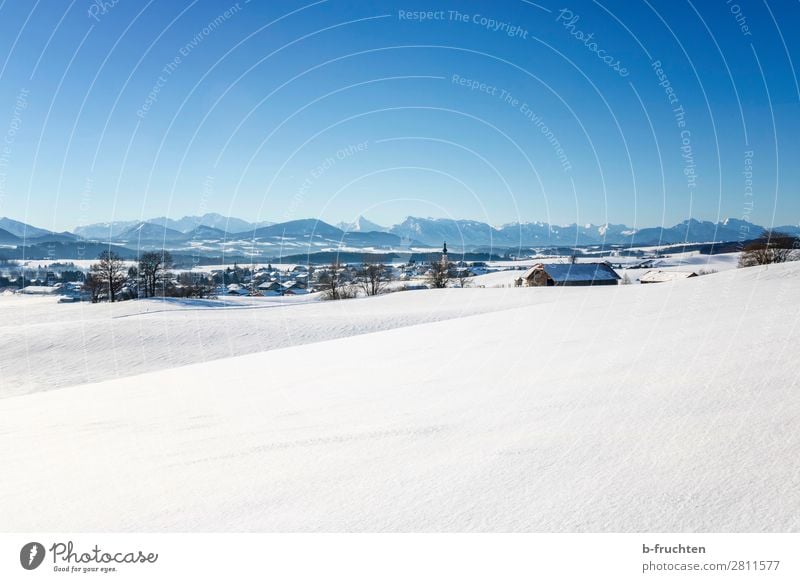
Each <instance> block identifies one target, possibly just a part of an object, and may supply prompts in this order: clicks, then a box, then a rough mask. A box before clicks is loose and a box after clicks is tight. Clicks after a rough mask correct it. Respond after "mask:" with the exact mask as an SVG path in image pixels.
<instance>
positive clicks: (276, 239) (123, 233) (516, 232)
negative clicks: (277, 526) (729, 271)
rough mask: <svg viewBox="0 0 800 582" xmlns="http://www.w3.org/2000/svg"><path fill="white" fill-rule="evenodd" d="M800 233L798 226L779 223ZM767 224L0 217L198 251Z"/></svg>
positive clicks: (537, 241) (3, 223) (15, 240)
mask: <svg viewBox="0 0 800 582" xmlns="http://www.w3.org/2000/svg"><path fill="white" fill-rule="evenodd" d="M777 228H778V230H782V231H785V232H788V233H791V234H795V235H800V227H798V226H782V227H777ZM762 230H763V227H762V226H758V225H755V224H752V223H749V222H746V221H743V220H739V219H734V218H729V219H726V220H724V221H721V222H718V223H714V222H710V221H699V220H696V219H688V220H685V221H683V222H680V223H678V224H676V225H674V226H671V227H649V228H641V229H635V228H631V227H628V226H626V225H624V224H604V225H596V224H584V225H577V224H571V225H566V226H558V225H552V224H547V223H545V222H525V223H511V224H505V225H502V226H499V227H494V226H491V225H489V224H487V223H484V222H479V221H475V220H452V219H442V218H419V217H412V216H409V217H407V218H406V219H405V220H404V221H403V222H401V223H400V224H395V225H393V226H390V227H384V226H381V225H378V224H376V223H374V222H371V221H369V220H368V219H366V218H364V217H359V218H358V219H357V220H356V221H354V222H352V223H339V225H338V226H333V225H331V224H328V223H326V222H323V221H321V220H317V219H313V218H307V219H300V220H291V221H287V222H281V223H276V224H273V223H270V222H249V221H246V220H243V219H240V218H234V217H226V216H222V215H220V214H215V213H209V214H205V215H203V216H185V217H183V218H181V219H177V220H176V219H170V218H166V217H158V218H153V219H150V220H146V221H117V222H111V223H97V224H90V225H85V226H80V227H77V228H75V229H74V230H73V232H71V233H70V232H61V233H57V232H51V231H49V230H46V229H43V228H38V227H35V226H32V225H28V224H25V223H22V222H19V221H17V220H12V219H10V218H2V219H0V245H3V246H6V247H20V246H24V247H32V246H36V245H45V244H49V245H54V244H61V245H67V246H68V245H70V244H77V243H81V244H84V245H85V244H88V243H92V244H114V245H119V246H121V247H125V248H128V249H141V248H167V249H170V250H187V251H188V250H193V251H199V252H219V251H224V252H226V253H231V252H241V253H245V254H247V253H250V254H252V253H254V252H256V249H258V250H259V251H258V252H259V253H260V251H263V252H270V249H280V251H281V253H282V254H285V253H284V251H287V252H292V251H294V252H304V251H309V252H313V251H319V250H336V249H341V248H350V249H364V250H379V251H385V250H403V249H410V248H413V247H439V246H441V244H442V241H447V243H448V245H449V246H450V247H451V248H453V249H465V250H469V249H475V248H488V247H490V248H493V249H503V248H508V249H513V248H520V247H522V248H527V247H534V248H536V247H547V246H587V245H604V246H609V245H636V246H642V245H665V244H676V243H707V242H729V241H739V240H747V239H752V238H755V237H757V236H758V235H759V234H760V232H761V231H762Z"/></svg>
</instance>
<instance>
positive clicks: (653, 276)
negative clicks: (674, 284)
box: [639, 271, 697, 283]
mask: <svg viewBox="0 0 800 582" xmlns="http://www.w3.org/2000/svg"><path fill="white" fill-rule="evenodd" d="M689 277H697V273H695V272H693V271H647V272H646V273H645V274H644V275H642V276H641V277H639V283H666V282H667V281H678V280H679V279H688V278H689Z"/></svg>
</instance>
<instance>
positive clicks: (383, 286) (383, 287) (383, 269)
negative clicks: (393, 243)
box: [319, 260, 470, 299]
mask: <svg viewBox="0 0 800 582" xmlns="http://www.w3.org/2000/svg"><path fill="white" fill-rule="evenodd" d="M469 276H470V273H469V271H468V270H467V269H465V268H462V269H457V268H455V266H454V265H453V263H451V262H449V261H447V262H445V261H432V262H431V266H430V269H429V270H428V273H427V275H426V277H425V282H426V283H427V284H428V286H430V287H432V288H434V289H443V288H445V287H447V286H448V285H449V284H450V281H451V280H456V281H457V282H458V286H459V287H466V286H467V283H468V279H469ZM391 281H392V270H391V268H390V267H387V266H386V265H384V264H383V263H373V262H370V261H369V260H365V261H364V262H363V263H362V264H361V265H360V266H359V268H358V269H357V270H356V271H355V275H354V276H351V273H350V272H349V271H348V270H347V268H346V267H345V266H344V265H342V264H341V263H339V262H334V263H332V264H330V265H328V266H327V267H326V268H325V273H324V274H323V275H322V276H321V277H320V279H319V286H320V288H321V289H322V291H323V292H324V294H325V297H326V298H327V299H350V298H352V297H355V296H356V295H358V293H359V292H363V294H364V295H367V296H372V295H380V294H381V293H385V292H386V291H388V289H389V283H390V282H391Z"/></svg>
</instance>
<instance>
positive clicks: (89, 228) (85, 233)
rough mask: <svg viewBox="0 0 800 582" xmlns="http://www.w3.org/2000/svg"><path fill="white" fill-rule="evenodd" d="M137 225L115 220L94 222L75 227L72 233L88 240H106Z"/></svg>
mask: <svg viewBox="0 0 800 582" xmlns="http://www.w3.org/2000/svg"><path fill="white" fill-rule="evenodd" d="M136 224H139V221H137V220H116V221H114V222H95V223H94V224H86V225H83V226H76V227H75V228H74V229H73V230H72V232H73V233H75V234H76V235H77V236H79V237H81V238H85V239H88V240H108V239H110V238H114V237H116V236H119V235H120V234H121V233H123V232H124V231H126V230H128V229H129V228H130V227H132V226H134V225H136Z"/></svg>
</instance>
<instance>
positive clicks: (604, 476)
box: [0, 263, 800, 532]
mask: <svg viewBox="0 0 800 582" xmlns="http://www.w3.org/2000/svg"><path fill="white" fill-rule="evenodd" d="M798 293H800V264H798V263H794V264H791V263H790V264H785V265H774V266H770V267H768V268H750V269H737V270H731V271H727V272H724V273H718V274H715V275H709V276H705V277H699V278H695V279H688V280H685V281H680V282H676V283H674V284H668V285H667V284H662V285H643V286H638V285H637V286H618V287H605V288H528V289H503V290H501V289H446V290H441V291H419V292H416V291H410V292H405V293H396V294H392V295H389V296H384V297H378V298H375V299H365V300H353V301H343V302H335V303H327V302H313V303H302V304H291V305H284V306H279V307H274V306H273V307H268V308H263V309H253V308H247V307H245V306H242V307H237V308H229V307H225V306H220V307H218V308H213V309H212V308H208V307H203V306H202V305H200V304H198V305H196V306H194V307H189V306H181V305H172V306H166V307H165V309H167V311H163V312H159V313H150V314H146V313H145V314H141V315H135V314H128V315H129V316H128V317H122V315H124V314H123V313H122V312H118V313H116V314H114V311H113V309H110V310H106V307H108V306H97V307H99V309H100V311H95V310H94V309H93V307H92V306H75V307H78V308H81V309H83V311H82V312H80V315H79V312H73V313H70V314H69V315H63V316H62V317H64V318H68V319H66V320H64V321H62V322H55V323H53V324H52V325H50V324H49V323H48V322H47V320H44V321H43V319H42V317H41V311H39V310H40V309H46V305H47V304H46V303H45V301H46V300H34V299H30V300H27V301H31V302H32V303H30V305H31V308H30V311H29V314H28V315H27V316H26V310H25V309H21V308H20V307H17V308H16V313H18V314H21V315H22V317H23V319H22V320H18V321H19V322H20V323H17V326H18V329H16V330H10V329H9V328H8V324H4V325H5V326H6V327H3V328H2V330H3V334H4V335H5V337H4V340H6V341H4V345H12V342H9V341H7V340H13V339H14V338H15V337H16V341H13V344H23V345H25V344H26V342H31V341H34V340H36V339H37V338H39V340H38V341H41V342H45V343H47V345H49V346H50V353H49V354H46V355H43V356H41V357H44V358H50V362H51V364H50V366H51V367H52V368H53V369H54V370H53V371H52V376H53V377H56V376H60V375H63V374H65V373H70V372H68V371H67V372H64V371H62V370H61V369H60V368H59V366H60V361H61V359H68V358H71V359H75V360H78V366H77V367H78V368H79V369H83V370H84V373H90V374H91V373H97V374H100V375H102V374H106V375H108V373H109V371H110V372H111V374H112V375H113V374H117V375H123V374H125V373H126V371H127V370H128V369H129V368H128V365H127V358H130V357H141V358H143V362H144V364H143V365H144V366H152V367H159V366H160V365H162V364H163V360H164V359H169V358H170V357H172V352H173V351H177V352H180V353H190V352H194V353H196V354H197V355H196V357H197V358H198V359H197V360H195V361H198V362H199V363H197V364H193V365H189V366H184V367H179V368H174V369H165V370H161V371H157V372H152V373H149V374H146V375H141V376H131V377H127V378H120V379H116V380H108V381H104V382H101V383H98V384H89V385H84V386H73V387H69V388H64V389H60V390H52V391H48V392H36V393H32V394H27V395H21V396H16V397H8V398H4V399H0V417H1V418H3V419H4V421H3V431H2V432H1V433H0V459H2V462H3V466H4V467H6V471H4V475H3V488H2V493H0V513H2V515H3V516H4V517H3V523H4V527H5V528H6V529H7V530H13V531H37V530H38V531H66V530H69V531H542V532H544V531H628V532H637V531H675V532H692V531H731V532H735V531H750V532H754V531H776V532H777V531H780V532H787V531H800V518H798V514H797V511H796V508H797V507H798V506H799V505H800V482H798V479H800V477H799V476H798V473H797V469H796V459H797V458H798V455H800V434H799V433H798V431H797V430H796V427H797V422H798V418H800V397H798V379H800V360H798V359H797V358H796V357H794V355H795V354H794V347H795V346H796V345H797V342H798V340H800V326H797V325H796V322H797V305H796V297H797V296H798ZM12 299H15V298H12ZM35 301H38V303H33V302H35ZM140 303H141V302H140ZM201 303H202V302H201ZM3 305H5V303H3V302H0V306H3ZM151 305H154V304H153V303H151ZM61 307H73V306H61ZM125 307H126V306H125ZM115 309H116V307H115ZM119 309H123V307H122V306H119ZM37 313H38V315H37ZM53 313H56V312H55V311H53ZM442 315H444V319H445V320H442ZM109 316H110V318H109ZM26 317H30V319H26ZM92 317H99V318H108V319H106V321H107V323H106V324H105V327H101V328H99V329H98V328H97V326H96V325H95V324H96V323H97V322H95V324H93V323H92V319H91V318H92ZM381 318H383V321H386V320H387V319H392V318H394V321H395V324H393V325H394V327H397V325H405V326H406V327H401V328H399V329H386V330H385V331H378V332H377V333H363V332H369V331H374V330H375V329H376V327H375V323H376V322H380V321H382V319H381ZM437 318H438V319H439V321H435V320H436V319H437ZM448 318H449V319H448ZM181 320H182V322H183V323H181V324H180V326H177V327H176V325H177V322H178V321H181ZM426 320H427V321H429V323H425V321H426ZM0 321H3V322H7V321H8V319H6V318H3V319H2V320H0ZM67 321H69V322H71V323H66V322H67ZM245 321H251V322H260V324H261V325H262V328H261V329H260V330H257V328H256V327H252V326H251V327H249V328H242V327H240V326H239V325H238V324H239V323H240V322H245ZM312 322H316V326H317V327H313V326H312V327H309V325H310V324H311V323H312ZM415 323H416V325H414V324H415ZM40 324H44V326H40ZM307 324H309V325H307ZM253 325H255V324H253ZM37 326H38V327H37ZM65 326H66V327H67V328H68V330H69V331H70V332H71V333H70V335H69V338H71V339H72V340H73V341H72V342H63V341H62V339H61V338H60V336H57V335H55V334H57V333H59V331H58V330H60V329H61V328H63V327H65ZM345 328H346V329H348V330H350V332H352V333H362V335H356V336H354V337H341V335H340V336H339V338H340V339H330V338H332V337H337V335H336V334H337V333H339V331H337V330H344V329H345ZM269 329H272V331H271V332H269V331H268V330H269ZM384 329H385V328H384ZM106 330H107V331H106ZM188 330H194V333H187V332H188ZM104 333H111V334H113V338H114V343H113V344H112V345H108V343H109V342H107V341H102V342H98V343H97V344H96V346H100V345H106V348H105V351H95V350H94V349H93V348H91V347H90V346H89V345H88V344H85V343H84V344H82V343H81V342H87V341H94V340H93V338H94V337H95V335H96V334H100V335H102V334H104ZM142 333H144V334H145V336H142V335H141V334H142ZM20 334H22V335H23V336H24V339H23V337H21V336H20ZM147 334H163V336H162V337H164V338H166V340H167V341H161V342H148V341H144V340H145V339H146V338H147V337H148V336H147ZM345 335H351V333H346V334H345ZM277 336H283V337H285V338H289V339H288V343H284V344H283V345H285V346H286V345H288V346H292V347H285V348H283V349H274V350H272V351H266V352H263V353H253V354H250V355H245V356H238V357H231V358H225V359H218V360H215V361H203V359H207V357H206V356H207V355H209V354H213V353H218V352H215V350H218V349H219V346H227V349H229V351H230V352H231V354H235V353H237V352H239V351H240V346H243V345H246V344H247V343H249V344H253V343H256V344H259V343H260V342H265V343H264V344H263V345H264V346H265V347H264V349H270V348H269V346H268V344H269V342H270V341H272V339H273V338H275V337H277ZM236 338H241V341H240V343H236V342H237V341H239V340H237V339H236ZM765 339H768V340H773V339H774V340H776V341H765ZM326 340H327V341H326ZM231 342H232V343H231ZM307 342H315V343H307ZM304 343H307V345H297V344H304ZM27 345H28V348H27V350H28V351H27V353H28V354H29V356H28V357H26V355H25V352H20V353H16V354H13V355H6V354H4V356H3V357H4V360H3V361H4V363H5V364H6V366H5V369H4V371H3V374H2V375H0V378H5V374H6V371H7V370H8V371H12V370H13V369H16V368H22V369H23V372H24V371H25V368H27V372H28V374H30V373H35V372H37V370H36V369H37V368H41V367H43V362H38V361H32V360H30V359H29V358H30V357H39V356H36V354H38V353H39V347H38V344H37V345H31V344H30V343H28V344H27ZM43 345H44V344H43ZM92 345H95V344H92ZM133 352H140V354H139V355H137V356H131V354H132V353H133ZM198 352H199V353H198ZM212 357H214V356H212ZM12 359H13V365H12ZM134 369H135V370H141V369H142V366H138V367H134ZM3 381H6V380H3ZM7 382H8V383H6V384H4V385H3V390H5V391H8V390H9V388H11V389H13V387H14V386H15V385H16V384H15V381H14V380H13V379H11V380H8V381H7ZM6 393H8V392H6ZM21 443H29V444H30V446H21ZM9 468H10V469H9ZM54 476H58V478H57V479H56V478H54ZM32 507H35V508H36V511H31V509H30V508H32Z"/></svg>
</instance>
